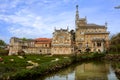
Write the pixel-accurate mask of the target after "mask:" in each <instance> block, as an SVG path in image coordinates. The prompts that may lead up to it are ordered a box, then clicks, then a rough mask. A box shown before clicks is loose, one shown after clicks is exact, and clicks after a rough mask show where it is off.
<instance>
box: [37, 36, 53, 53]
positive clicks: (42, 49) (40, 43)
mask: <svg viewBox="0 0 120 80" xmlns="http://www.w3.org/2000/svg"><path fill="white" fill-rule="evenodd" d="M51 42H52V39H50V38H37V39H35V48H36V49H37V52H36V53H39V54H51Z"/></svg>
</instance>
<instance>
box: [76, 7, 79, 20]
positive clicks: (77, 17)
mask: <svg viewBox="0 0 120 80" xmlns="http://www.w3.org/2000/svg"><path fill="white" fill-rule="evenodd" d="M77 20H79V11H78V5H76V21H77Z"/></svg>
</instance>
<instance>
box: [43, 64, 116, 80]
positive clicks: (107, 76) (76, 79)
mask: <svg viewBox="0 0 120 80" xmlns="http://www.w3.org/2000/svg"><path fill="white" fill-rule="evenodd" d="M45 80H118V79H117V78H116V76H115V73H114V70H113V69H112V67H111V65H110V64H107V63H102V64H101V63H97V64H95V63H83V64H81V65H77V66H72V67H70V68H67V69H65V70H63V71H60V72H58V73H56V74H54V75H52V76H50V77H47V78H45Z"/></svg>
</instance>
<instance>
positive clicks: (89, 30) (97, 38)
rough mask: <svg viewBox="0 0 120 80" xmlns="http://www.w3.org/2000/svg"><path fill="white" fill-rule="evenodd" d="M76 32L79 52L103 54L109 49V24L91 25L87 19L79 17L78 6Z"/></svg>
mask: <svg viewBox="0 0 120 80" xmlns="http://www.w3.org/2000/svg"><path fill="white" fill-rule="evenodd" d="M75 25H76V29H75V30H76V31H75V42H76V46H77V49H78V50H79V51H83V52H85V51H86V49H88V48H89V49H90V51H91V52H95V51H100V52H103V51H105V50H107V48H108V47H109V32H108V31H107V23H105V25H97V24H93V23H92V24H89V23H87V19H86V17H85V18H80V17H79V11H78V5H77V6H76V20H75Z"/></svg>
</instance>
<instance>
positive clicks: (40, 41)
mask: <svg viewBox="0 0 120 80" xmlns="http://www.w3.org/2000/svg"><path fill="white" fill-rule="evenodd" d="M51 42H52V39H51V38H37V39H35V43H38V44H49V43H51Z"/></svg>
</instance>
